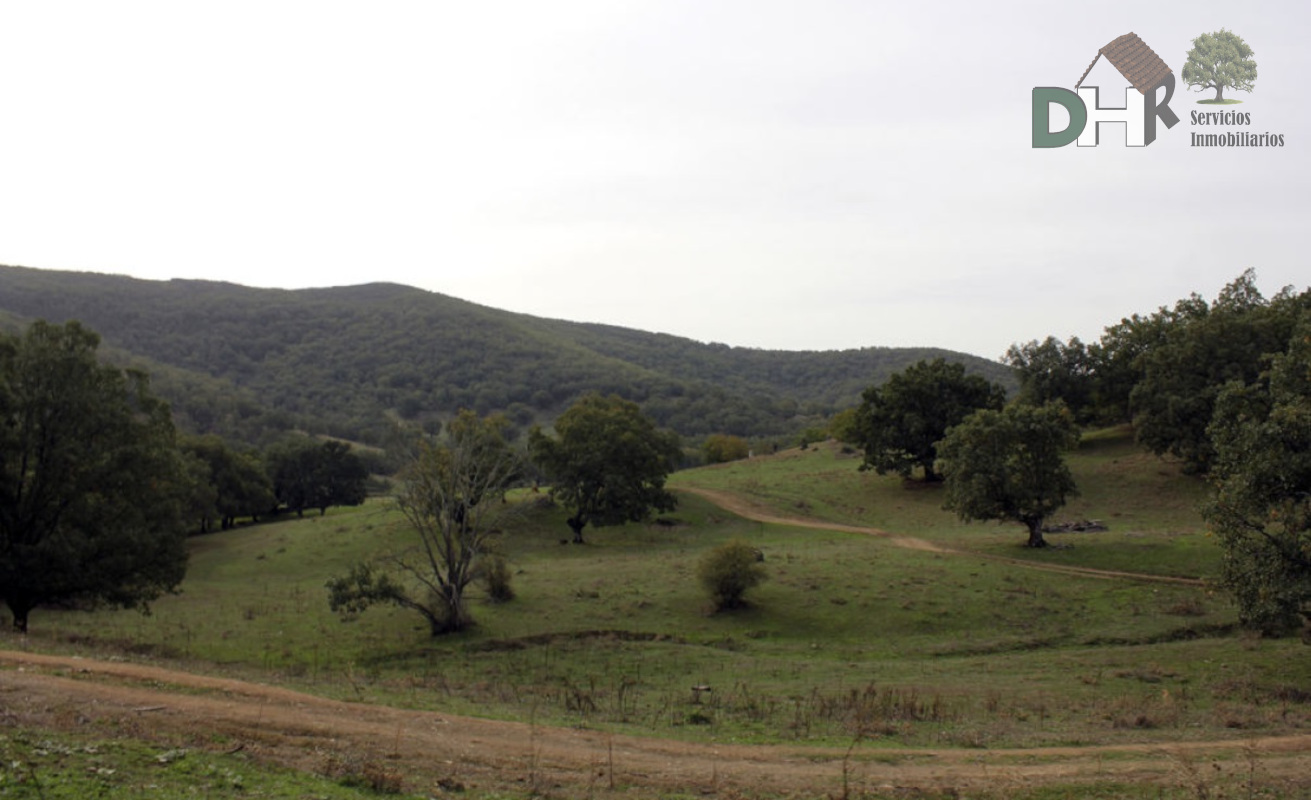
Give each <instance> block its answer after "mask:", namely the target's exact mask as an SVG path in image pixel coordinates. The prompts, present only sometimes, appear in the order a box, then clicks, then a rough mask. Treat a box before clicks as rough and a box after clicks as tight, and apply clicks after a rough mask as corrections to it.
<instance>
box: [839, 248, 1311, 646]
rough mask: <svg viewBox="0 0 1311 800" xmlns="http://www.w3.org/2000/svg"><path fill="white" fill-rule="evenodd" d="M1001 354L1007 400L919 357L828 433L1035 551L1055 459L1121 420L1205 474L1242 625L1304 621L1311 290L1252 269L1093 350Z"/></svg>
mask: <svg viewBox="0 0 1311 800" xmlns="http://www.w3.org/2000/svg"><path fill="white" fill-rule="evenodd" d="M1005 360H1006V362H1007V363H1008V364H1010V365H1011V366H1012V367H1013V368H1014V369H1015V370H1016V372H1017V374H1018V377H1019V384H1020V388H1019V392H1018V393H1017V396H1016V397H1015V398H1014V399H1013V400H1012V401H1011V402H1009V403H1007V402H1006V400H1005V393H1004V392H1003V391H1002V387H1000V386H999V385H996V384H989V383H988V382H987V381H986V380H983V379H982V378H980V377H978V376H969V375H966V374H965V371H964V370H963V369H962V368H961V367H960V365H958V364H951V363H947V362H945V361H943V360H935V361H931V362H930V361H925V362H920V363H919V364H915V365H912V366H911V367H909V368H907V369H906V370H904V371H903V372H900V373H897V374H895V375H893V376H892V377H891V378H890V379H889V380H888V381H887V382H885V383H884V384H882V385H881V386H873V387H870V388H868V389H867V390H866V391H865V393H864V395H863V400H862V403H861V404H860V406H858V407H857V408H855V409H853V410H852V411H851V412H850V413H846V414H842V415H839V416H838V418H837V420H836V422H835V425H834V432H835V434H836V435H838V436H839V437H840V438H842V439H843V440H845V441H848V442H852V443H854V444H858V445H859V446H861V447H862V448H863V449H864V459H863V462H862V469H873V470H876V471H878V472H879V473H880V474H883V473H895V474H900V475H903V476H906V477H909V476H911V475H912V473H914V474H918V475H920V476H922V478H923V480H925V481H930V482H933V481H939V480H941V481H943V482H944V484H945V507H946V508H947V509H949V510H952V511H955V512H956V513H957V514H958V515H959V516H960V517H962V518H963V519H978V520H987V519H994V520H1002V521H1011V522H1017V523H1022V524H1023V525H1024V526H1025V528H1026V530H1027V532H1028V539H1027V544H1028V545H1029V546H1033V547H1041V546H1044V545H1045V541H1044V539H1043V537H1042V529H1043V524H1044V521H1045V520H1046V519H1047V518H1048V517H1049V516H1050V515H1051V514H1052V513H1054V512H1055V511H1056V510H1057V509H1059V508H1060V507H1061V506H1063V505H1064V503H1065V500H1066V498H1067V497H1069V496H1071V495H1072V494H1074V493H1075V492H1077V487H1076V486H1075V484H1074V480H1073V477H1072V476H1071V474H1070V472H1069V469H1068V467H1066V466H1065V463H1064V459H1063V457H1062V455H1061V454H1062V453H1063V452H1066V451H1068V450H1070V449H1072V448H1073V447H1075V446H1077V443H1078V435H1079V430H1080V428H1081V427H1089V426H1102V425H1111V424H1130V425H1132V427H1133V430H1134V434H1135V437H1136V439H1137V441H1138V442H1139V443H1140V444H1141V445H1142V446H1144V447H1145V448H1147V449H1149V450H1151V451H1152V452H1153V453H1155V454H1157V455H1158V456H1162V457H1168V458H1173V459H1176V460H1177V461H1178V462H1179V463H1180V464H1182V466H1183V468H1184V470H1185V471H1186V472H1188V473H1191V474H1194V475H1199V476H1204V478H1205V479H1206V480H1208V481H1209V482H1210V483H1211V486H1212V489H1213V493H1212V499H1211V500H1210V501H1209V502H1208V504H1207V506H1206V508H1205V509H1204V515H1205V517H1206V519H1207V521H1208V524H1209V525H1210V527H1211V529H1212V530H1213V531H1214V532H1215V534H1216V535H1217V537H1218V540H1219V542H1220V544H1221V547H1222V548H1223V560H1222V571H1221V576H1220V584H1221V585H1222V586H1223V587H1224V588H1225V589H1226V590H1227V591H1228V592H1229V593H1230V594H1231V596H1233V597H1234V599H1235V600H1236V602H1237V605H1238V609H1239V616H1240V619H1241V621H1242V622H1243V623H1244V624H1245V625H1248V626H1251V627H1254V628H1260V629H1262V630H1265V631H1268V632H1281V631H1288V630H1290V629H1293V628H1295V627H1297V625H1298V624H1299V623H1302V624H1304V625H1311V290H1308V291H1302V292H1300V293H1299V292H1296V291H1294V290H1293V289H1292V288H1291V287H1290V288H1285V289H1283V290H1281V291H1280V292H1278V293H1277V294H1276V295H1275V296H1274V297H1271V298H1265V297H1264V296H1262V294H1261V292H1260V291H1259V290H1258V288H1257V286H1256V275H1255V273H1254V272H1253V271H1252V270H1248V271H1246V272H1244V273H1243V274H1242V275H1240V276H1239V277H1238V278H1237V279H1235V280H1234V281H1233V282H1231V283H1230V284H1228V285H1227V286H1225V287H1224V288H1223V289H1222V290H1221V291H1220V293H1219V294H1218V296H1217V297H1216V298H1215V300H1213V301H1211V302H1207V301H1206V300H1205V299H1203V298H1202V297H1200V296H1198V295H1196V294H1193V295H1191V296H1190V297H1188V298H1185V299H1182V300H1180V301H1178V302H1177V303H1175V305H1174V306H1172V307H1162V308H1160V309H1158V310H1157V311H1156V312H1154V313H1152V314H1148V315H1139V314H1135V315H1133V316H1131V317H1127V318H1124V319H1122V320H1121V321H1120V322H1118V323H1116V324H1113V325H1110V326H1108V327H1107V328H1106V329H1105V332H1104V334H1103V336H1102V337H1101V339H1100V340H1099V341H1097V342H1095V343H1093V344H1091V345H1085V344H1084V343H1082V342H1081V341H1079V339H1077V338H1071V339H1069V340H1067V341H1065V342H1062V341H1060V340H1059V339H1057V338H1055V337H1048V338H1046V339H1045V340H1043V341H1037V340H1034V341H1031V342H1028V343H1025V344H1016V345H1014V346H1012V347H1011V348H1010V349H1009V351H1008V352H1007V354H1006V357H1005ZM1307 630H1311V627H1308V628H1307Z"/></svg>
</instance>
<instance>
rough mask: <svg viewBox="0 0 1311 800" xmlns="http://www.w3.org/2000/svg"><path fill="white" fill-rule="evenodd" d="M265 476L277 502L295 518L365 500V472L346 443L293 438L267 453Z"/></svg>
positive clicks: (364, 468) (362, 464) (357, 457)
mask: <svg viewBox="0 0 1311 800" xmlns="http://www.w3.org/2000/svg"><path fill="white" fill-rule="evenodd" d="M265 458H266V459H267V461H268V472H269V476H270V477H271V478H272V480H273V493H274V495H275V496H276V497H277V501H278V502H279V503H281V504H283V505H285V506H286V507H287V508H288V509H290V510H292V511H295V512H296V514H297V515H303V514H304V512H305V509H307V508H317V509H319V513H320V514H323V513H325V512H326V511H327V510H328V508H329V507H330V506H358V505H360V504H361V503H363V502H364V501H365V499H366V498H367V497H368V492H367V489H366V485H367V483H368V480H369V470H368V469H367V468H366V467H365V466H364V462H363V461H361V460H360V457H359V456H358V455H356V454H355V453H352V452H351V446H350V445H349V444H348V443H346V442H338V441H334V440H328V441H324V442H320V441H317V440H314V439H309V438H307V437H296V438H292V439H289V440H286V441H284V442H282V443H281V444H280V445H278V446H275V447H273V448H271V449H270V450H269V452H268V453H267V455H266V456H265Z"/></svg>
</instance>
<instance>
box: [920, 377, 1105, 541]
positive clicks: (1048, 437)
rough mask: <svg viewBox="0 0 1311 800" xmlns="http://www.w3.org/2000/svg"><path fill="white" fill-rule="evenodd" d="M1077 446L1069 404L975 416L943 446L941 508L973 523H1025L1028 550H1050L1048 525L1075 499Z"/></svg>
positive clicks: (950, 434) (1018, 405)
mask: <svg viewBox="0 0 1311 800" xmlns="http://www.w3.org/2000/svg"><path fill="white" fill-rule="evenodd" d="M1078 443H1079V430H1078V428H1077V427H1076V426H1075V424H1074V419H1073V417H1072V416H1071V414H1070V412H1069V409H1067V408H1066V407H1065V405H1064V404H1063V403H1059V402H1058V403H1049V404H1047V405H1043V406H1032V405H1027V404H1022V403H1012V404H1011V405H1008V406H1006V408H1004V409H1002V410H1001V411H995V410H992V409H983V410H981V411H977V412H975V413H974V414H972V415H970V416H969V417H967V418H966V419H965V421H963V422H962V423H961V424H959V425H957V426H956V427H954V428H952V429H951V430H950V431H949V432H948V433H947V436H946V438H945V439H943V440H942V442H941V443H940V444H939V445H938V454H939V456H940V457H941V459H942V473H943V476H944V479H945V481H946V500H945V502H944V503H943V507H944V508H946V509H947V510H948V511H955V512H956V515H957V516H959V517H960V518H961V519H963V520H967V521H969V520H996V521H998V522H1019V523H1021V524H1023V525H1024V527H1025V529H1026V530H1027V531H1028V534H1029V538H1028V542H1027V545H1028V546H1029V547H1046V546H1047V542H1046V540H1045V539H1043V536H1042V529H1043V523H1044V522H1045V521H1046V520H1047V518H1048V517H1050V516H1051V515H1052V513H1054V512H1055V511H1056V510H1057V509H1059V508H1061V507H1062V506H1064V505H1065V499H1066V498H1067V497H1069V496H1071V495H1074V494H1076V493H1077V490H1076V487H1075V484H1074V476H1073V475H1072V474H1071V473H1070V468H1069V467H1068V466H1066V464H1065V457H1064V454H1065V452H1066V451H1067V450H1070V449H1072V448H1074V447H1076V446H1077V445H1078Z"/></svg>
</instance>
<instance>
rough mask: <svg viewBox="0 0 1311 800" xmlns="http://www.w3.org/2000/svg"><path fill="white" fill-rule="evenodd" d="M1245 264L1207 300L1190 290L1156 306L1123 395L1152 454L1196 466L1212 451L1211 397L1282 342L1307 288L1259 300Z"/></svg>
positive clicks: (1308, 299) (1244, 376)
mask: <svg viewBox="0 0 1311 800" xmlns="http://www.w3.org/2000/svg"><path fill="white" fill-rule="evenodd" d="M1255 281H1256V276H1255V274H1254V273H1253V272H1252V271H1251V270H1248V271H1246V272H1244V273H1243V274H1242V275H1241V276H1240V277H1239V278H1238V279H1236V280H1235V281H1234V282H1233V283H1231V284H1229V285H1228V286H1226V287H1225V288H1224V289H1223V290H1222V291H1221V292H1220V295H1219V296H1218V297H1217V298H1216V300H1215V302H1214V303H1212V304H1210V305H1208V304H1207V303H1206V301H1204V300H1202V299H1201V298H1199V297H1197V296H1195V295H1194V296H1193V297H1192V298H1190V299H1188V300H1186V301H1180V302H1179V303H1178V304H1177V305H1176V306H1175V309H1174V310H1173V311H1166V310H1165V309H1162V310H1161V311H1160V312H1158V314H1157V319H1158V321H1157V322H1156V323H1155V325H1154V327H1155V328H1156V329H1157V330H1158V331H1159V336H1158V339H1157V342H1156V343H1155V344H1154V345H1153V346H1151V347H1149V348H1147V349H1146V350H1145V351H1144V352H1143V353H1142V354H1141V355H1140V356H1139V359H1138V364H1139V367H1140V370H1141V377H1140V379H1139V380H1138V382H1137V384H1136V385H1135V386H1134V389H1133V392H1132V394H1131V405H1132V407H1133V412H1134V424H1135V427H1136V429H1137V434H1138V440H1139V441H1140V442H1142V443H1143V444H1145V445H1146V446H1147V447H1149V448H1150V449H1151V450H1152V451H1153V452H1155V453H1157V454H1158V455H1164V454H1166V453H1169V454H1170V455H1173V456H1176V457H1178V458H1180V459H1183V461H1184V463H1185V465H1186V467H1187V468H1188V469H1190V470H1191V471H1194V472H1198V473H1204V472H1206V471H1207V470H1208V469H1210V466H1211V460H1212V458H1213V456H1214V450H1213V448H1212V445H1211V440H1210V437H1209V436H1208V434H1207V427H1208V426H1209V425H1210V424H1211V416H1212V412H1213V411H1214V408H1215V401H1216V397H1217V396H1218V395H1219V394H1220V391H1221V389H1222V388H1223V387H1224V386H1225V385H1226V384H1227V383H1229V382H1230V381H1238V382H1240V383H1243V384H1249V383H1251V382H1253V381H1255V380H1256V379H1257V377H1258V376H1259V375H1260V373H1261V370H1262V369H1263V367H1264V359H1265V358H1266V357H1267V356H1268V355H1271V354H1274V353H1279V352H1282V351H1283V350H1284V348H1286V347H1287V345H1288V341H1289V338H1290V336H1291V334H1292V330H1293V326H1294V324H1295V323H1296V320H1297V318H1298V315H1299V314H1300V313H1301V312H1302V311H1303V310H1305V309H1307V308H1311V292H1304V293H1303V294H1301V295H1295V294H1293V293H1292V292H1291V290H1285V291H1284V292H1281V293H1280V294H1279V295H1277V296H1276V297H1275V298H1274V299H1272V300H1270V301H1267V300H1265V299H1264V298H1263V297H1262V296H1261V293H1260V291H1259V290H1258V289H1257V288H1256V283H1255Z"/></svg>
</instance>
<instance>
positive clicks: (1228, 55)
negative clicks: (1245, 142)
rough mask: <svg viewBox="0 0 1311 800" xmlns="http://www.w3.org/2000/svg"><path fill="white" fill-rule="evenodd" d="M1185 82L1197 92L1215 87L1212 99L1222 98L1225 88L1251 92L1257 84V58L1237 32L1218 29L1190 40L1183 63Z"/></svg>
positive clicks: (1219, 99)
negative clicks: (1191, 46) (1253, 56)
mask: <svg viewBox="0 0 1311 800" xmlns="http://www.w3.org/2000/svg"><path fill="white" fill-rule="evenodd" d="M1183 79H1184V83H1186V84H1188V85H1189V86H1192V87H1196V89H1197V91H1199V92H1201V91H1205V90H1207V89H1215V100H1216V101H1217V102H1219V101H1221V100H1224V90H1225V89H1237V90H1239V91H1243V92H1250V91H1252V87H1253V85H1254V84H1255V83H1256V61H1254V60H1253V59H1252V48H1251V47H1248V46H1247V42H1245V41H1243V38H1242V37H1241V36H1239V35H1238V34H1236V33H1233V32H1231V31H1228V30H1225V29H1224V28H1221V29H1220V30H1218V31H1215V32H1213V33H1204V34H1202V35H1201V36H1198V37H1197V38H1196V39H1194V40H1193V48H1192V49H1191V50H1189V51H1188V60H1186V61H1185V62H1184V69H1183Z"/></svg>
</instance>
